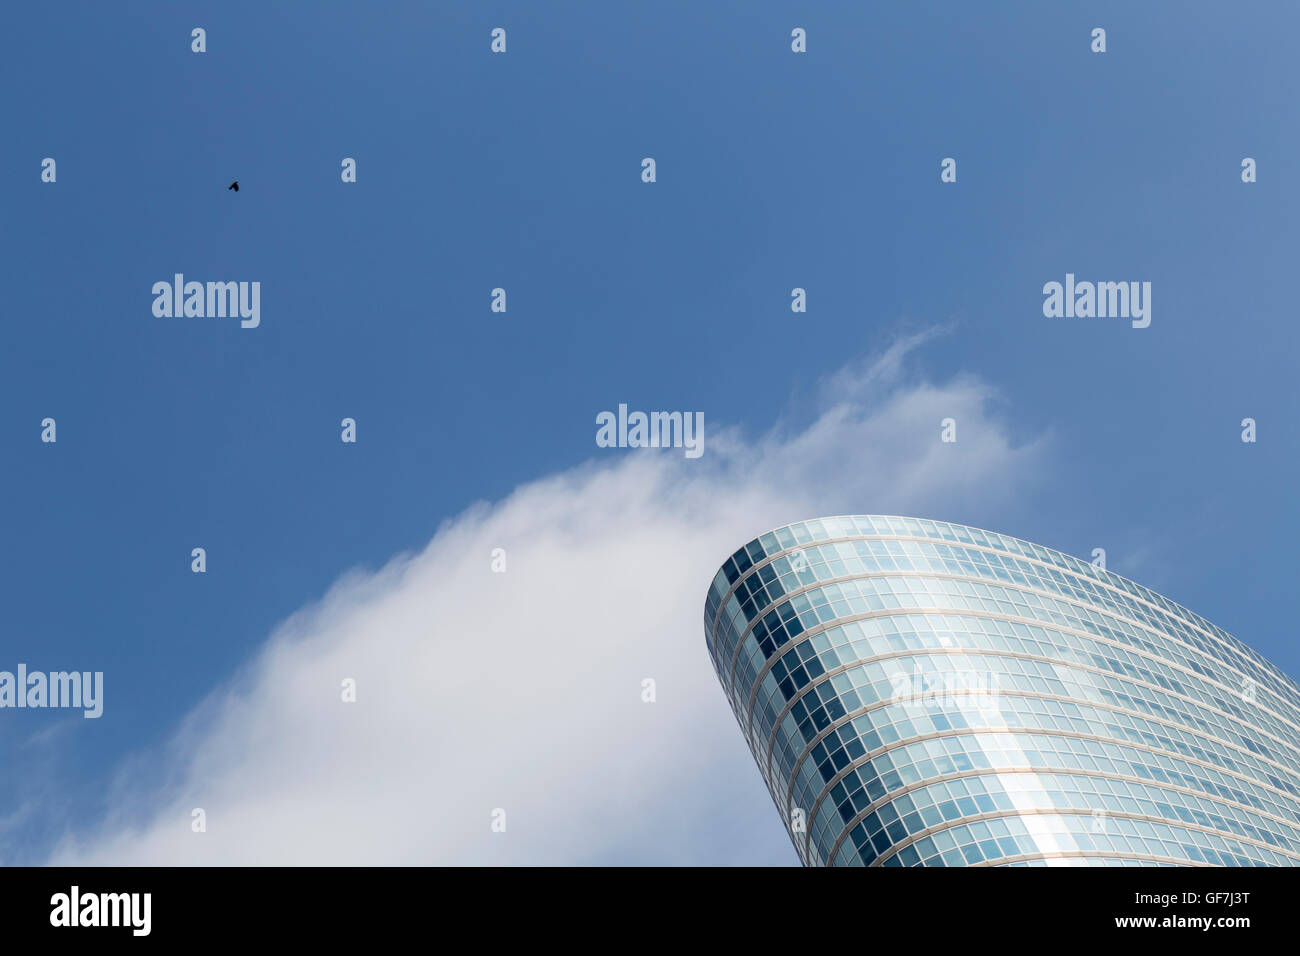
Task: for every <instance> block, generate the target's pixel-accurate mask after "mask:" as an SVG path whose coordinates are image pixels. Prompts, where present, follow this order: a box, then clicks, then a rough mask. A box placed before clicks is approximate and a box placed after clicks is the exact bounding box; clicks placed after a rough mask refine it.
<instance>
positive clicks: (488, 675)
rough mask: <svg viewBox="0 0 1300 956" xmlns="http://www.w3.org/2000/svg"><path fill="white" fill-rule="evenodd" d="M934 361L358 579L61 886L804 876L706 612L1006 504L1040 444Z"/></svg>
mask: <svg viewBox="0 0 1300 956" xmlns="http://www.w3.org/2000/svg"><path fill="white" fill-rule="evenodd" d="M923 340H924V336H922V337H918V338H917V339H913V340H907V341H903V342H900V343H899V344H897V345H896V346H895V347H894V348H893V349H891V350H889V351H888V352H886V353H885V355H884V356H883V357H881V358H880V359H878V360H877V361H876V362H874V363H871V364H869V365H867V366H864V367H863V368H860V369H857V370H849V371H845V372H842V373H840V374H839V375H837V376H835V377H834V378H832V379H831V380H829V381H828V382H827V383H826V388H825V389H824V392H823V395H822V401H823V408H822V410H821V411H820V412H819V414H817V415H816V416H813V418H812V420H811V421H810V422H808V423H806V424H804V425H801V426H799V425H794V424H791V423H789V422H786V423H783V424H781V425H780V426H778V427H776V428H774V429H773V430H772V431H771V432H769V433H768V434H765V435H763V436H760V437H758V438H754V439H747V438H746V437H745V436H744V435H742V434H741V432H739V431H738V430H734V429H733V430H721V431H720V430H719V429H718V427H717V426H716V425H715V424H714V423H712V422H710V421H708V420H707V419H706V444H705V454H704V457H703V458H700V459H698V460H694V461H691V460H686V459H684V458H683V456H682V455H681V453H680V451H671V450H664V451H659V450H649V449H646V450H635V451H631V452H608V453H604V454H606V455H608V457H602V458H598V459H597V461H596V462H595V463H591V464H587V465H584V466H582V467H578V468H575V469H572V470H570V471H567V472H565V473H563V474H559V475H556V476H553V477H550V478H546V479H543V480H539V481H536V482H533V483H531V484H528V485H525V486H523V487H521V488H519V489H518V490H517V491H515V492H514V493H513V494H512V495H510V497H508V498H507V499H506V500H504V501H502V502H500V503H497V504H493V505H478V506H475V507H473V508H471V509H469V510H468V511H467V512H465V513H464V514H463V515H461V516H460V517H459V518H457V519H456V520H455V521H453V522H450V523H448V524H447V525H445V526H444V527H443V528H441V529H440V530H439V531H438V532H437V534H435V535H434V537H433V540H432V541H431V542H430V543H429V544H428V546H427V547H426V548H425V549H424V551H423V552H421V553H420V554H418V555H406V556H402V557H398V558H395V559H394V560H393V561H391V562H390V563H389V565H388V566H387V567H385V568H384V569H382V570H381V571H379V572H377V573H374V574H359V573H354V574H350V575H347V576H345V577H344V579H342V580H341V581H339V582H338V583H337V584H336V585H335V586H334V588H333V589H332V590H331V591H330V593H329V594H328V595H327V596H326V597H325V598H324V599H323V600H322V601H320V602H319V603H317V604H315V605H313V606H311V607H308V608H306V609H304V610H302V611H300V612H299V613H298V614H296V615H294V616H293V617H292V618H291V619H290V620H288V621H286V622H285V623H284V624H283V625H282V626H281V627H279V628H278V629H277V630H276V632H275V633H274V634H273V635H272V636H271V637H270V638H269V639H268V641H267V642H266V644H265V646H264V647H263V648H262V649H261V651H260V652H259V653H258V654H257V655H256V657H255V659H253V660H252V661H251V662H250V663H249V665H248V666H247V667H246V668H245V670H244V671H243V673H241V674H240V675H239V676H238V677H237V678H236V679H234V680H232V681H231V682H230V683H229V684H228V685H227V686H225V687H222V688H221V689H219V690H218V691H216V692H215V693H214V694H213V695H212V696H211V697H210V698H209V699H208V700H207V701H205V702H204V703H203V704H202V705H200V706H199V707H198V708H196V710H195V711H194V713H193V714H191V715H190V717H189V718H188V719H187V720H186V722H185V724H184V725H183V726H182V727H181V728H180V729H179V730H178V732H177V733H176V735H175V738H174V740H173V741H172V742H171V744H170V745H169V746H168V747H167V748H166V750H165V752H163V753H161V754H154V755H149V757H150V760H151V761H153V762H155V763H158V764H161V767H162V770H161V772H160V773H158V774H157V776H158V777H161V778H162V779H163V780H165V781H166V782H165V785H163V784H159V783H157V781H156V780H155V781H154V783H152V784H149V783H143V782H140V780H139V778H138V777H137V775H136V772H135V770H136V769H138V767H133V768H132V769H130V770H124V771H123V773H122V775H121V779H120V781H119V786H118V788H117V789H116V790H115V792H114V794H113V796H112V798H111V799H110V806H111V808H112V809H111V811H110V813H109V815H108V817H107V818H106V819H105V820H104V821H102V822H101V824H100V825H99V826H98V827H97V828H96V829H95V830H94V831H91V832H87V833H81V834H69V835H68V836H67V837H66V838H65V839H64V840H63V841H62V842H61V844H60V846H59V847H58V848H57V850H56V851H55V852H54V854H53V856H52V859H51V862H57V863H93V864H112V865H117V864H360V863H370V864H433V863H469V864H473V863H485V864H487V863H607V862H614V863H619V862H626V863H632V862H636V863H661V864H688V863H714V864H729V863H757V862H768V863H794V862H795V857H794V854H793V851H792V850H791V849H790V847H789V845H788V841H787V839H786V837H785V834H784V831H783V830H782V828H781V826H780V823H779V821H778V819H777V816H776V810H775V809H774V807H773V806H772V803H771V800H770V798H769V797H768V795H767V792H766V789H765V788H764V787H763V785H762V783H761V781H760V779H759V776H758V772H757V770H756V768H755V767H754V765H753V760H752V758H751V757H750V755H749V753H748V751H747V748H746V746H745V744H744V741H743V738H742V736H741V734H740V732H739V730H738V729H737V727H736V724H735V721H734V719H733V718H732V716H731V714H730V711H729V709H728V707H727V705H726V702H725V699H724V697H723V695H722V692H721V690H720V688H719V687H718V683H717V680H716V678H715V676H714V674H713V671H712V668H711V665H710V663H709V659H708V654H707V652H706V651H705V646H704V637H703V623H702V613H703V604H704V596H705V591H706V588H707V586H708V584H709V581H710V580H711V579H712V576H713V574H714V572H715V571H716V570H717V567H718V566H719V565H720V564H721V562H722V561H723V560H724V559H725V558H726V556H727V555H729V554H730V553H731V552H732V551H734V550H735V549H736V548H737V547H739V546H740V545H741V544H743V543H745V542H746V541H748V540H750V539H751V538H753V537H755V536H756V535H758V534H759V533H761V532H763V531H766V530H769V529H770V528H772V527H774V526H776V525H779V524H783V523H785V522H788V521H794V520H799V519H801V518H807V517H814V516H817V515H821V514H840V513H855V512H856V513H903V514H929V515H933V516H935V517H950V518H954V519H956V520H963V519H966V520H972V519H974V518H977V517H984V516H986V515H996V514H999V513H1000V512H999V510H998V509H1000V508H1002V507H1003V505H1004V504H1005V503H1006V502H1008V501H1011V500H1014V499H1013V497H1012V496H1014V494H1015V493H1016V491H1017V490H1019V489H1020V487H1021V486H1022V484H1023V482H1024V481H1025V480H1027V479H1028V478H1029V477H1030V476H1031V475H1032V474H1033V473H1035V472H1036V471H1038V466H1039V463H1040V461H1041V457H1042V454H1041V453H1042V448H1041V445H1039V444H1035V445H1028V446H1021V447H1019V448H1015V447H1012V445H1011V443H1010V442H1009V440H1008V439H1007V436H1006V433H1005V430H1004V428H1003V427H1002V426H1001V425H1000V424H999V422H998V421H996V420H994V419H993V418H992V417H991V416H990V413H989V412H988V408H987V406H988V399H989V398H990V395H991V392H990V390H989V389H988V387H987V386H985V385H983V384H981V383H980V382H978V381H976V380H974V379H969V378H958V379H956V380H953V381H950V382H948V383H946V384H942V385H936V384H929V383H926V382H923V381H918V380H910V381H909V380H907V378H906V375H905V371H904V365H905V364H906V359H907V355H908V353H909V352H910V351H911V350H913V349H914V348H915V347H916V346H917V345H919V344H920V343H921V342H922V341H923ZM945 417H953V418H956V419H957V421H958V429H959V431H958V438H959V441H958V442H957V444H955V445H944V444H940V442H939V440H938V438H939V422H940V419H942V418H945ZM593 421H594V413H593ZM592 427H593V435H594V425H593V426H592ZM497 547H501V548H505V549H506V552H507V561H508V571H507V572H506V573H505V574H494V573H492V572H491V570H490V555H491V551H492V549H493V548H497ZM345 677H352V678H355V679H356V681H357V685H358V701H357V703H355V704H345V703H342V702H341V701H340V682H341V681H342V680H343V678H345ZM645 677H652V678H654V679H655V681H656V682H657V688H658V701H657V702H656V703H654V704H644V703H642V702H641V698H640V690H641V680H642V679H643V678H645ZM194 807H202V808H203V809H204V811H205V812H206V814H207V825H208V829H207V832H206V833H204V834H195V833H192V832H191V829H190V811H191V809H192V808H194ZM497 807H500V808H504V809H505V810H506V812H507V830H506V832H505V833H504V834H494V833H492V832H490V829H489V822H490V814H491V812H492V810H493V809H494V808H497Z"/></svg>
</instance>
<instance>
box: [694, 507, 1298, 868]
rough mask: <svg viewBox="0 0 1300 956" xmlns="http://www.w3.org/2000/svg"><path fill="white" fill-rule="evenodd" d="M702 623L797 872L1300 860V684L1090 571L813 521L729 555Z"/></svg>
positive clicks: (912, 530) (1020, 544)
mask: <svg viewBox="0 0 1300 956" xmlns="http://www.w3.org/2000/svg"><path fill="white" fill-rule="evenodd" d="M704 622H705V635H706V640H707V642H708V648H709V654H710V655H711V656H712V658H713V665H714V668H715V669H716V671H717V674H718V679H719V681H720V682H721V683H722V687H723V690H724V691H725V692H726V695H727V698H728V700H730V702H731V708H732V711H733V712H734V713H735V715H736V719H737V721H738V722H739V723H740V727H741V730H742V731H743V733H744V735H745V738H746V740H748V742H749V747H750V750H751V751H752V753H753V755H754V759H755V760H756V761H757V762H758V766H759V770H760V771H761V772H762V775H763V778H764V780H765V781H766V782H767V786H768V789H769V791H770V792H771V794H772V799H773V800H774V801H775V802H776V805H777V808H778V811H779V812H780V815H781V818H782V820H783V821H784V823H785V826H786V829H787V831H789V833H790V837H791V839H792V840H793V841H794V845H795V848H796V850H797V852H798V854H799V857H800V858H801V859H802V860H803V861H804V863H805V864H807V865H810V866H863V865H868V866H870V865H874V866H970V865H986V864H997V865H1033V866H1044V865H1111V866H1136V865H1198V864H1201V865H1203V864H1213V865H1285V866H1290V865H1295V864H1296V863H1300V731H1298V728H1300V687H1297V685H1296V683H1295V682H1294V681H1292V680H1290V679H1289V678H1288V677H1287V676H1286V675H1285V674H1283V673H1282V672H1281V671H1279V670H1278V669H1277V668H1276V667H1274V666H1273V665H1271V664H1270V663H1268V662H1267V661H1266V660H1264V659H1263V658H1262V657H1260V656H1259V655H1258V654H1256V653H1255V652H1254V651H1252V650H1251V649H1250V648H1248V647H1246V646H1245V645H1243V644H1242V643H1241V642H1240V641H1238V640H1236V639H1235V638H1233V637H1232V636H1231V635H1230V634H1227V633H1226V632H1224V631H1223V630H1221V629H1220V628H1217V627H1215V626H1214V625H1213V624H1211V623H1209V622H1208V621H1206V620H1204V619H1203V618H1200V617H1198V616H1196V615H1195V614H1192V613H1191V612H1190V611H1187V610H1186V609H1184V608H1182V607H1179V606H1178V605H1177V604H1174V603H1173V602H1172V601H1169V600H1167V599H1166V598H1163V597H1161V596H1160V595H1159V594H1156V593H1155V592H1154V591H1151V590H1148V589H1147V588H1144V587H1141V586H1140V585H1137V584H1134V583H1133V582H1132V581H1129V580H1127V579H1125V578H1123V577H1120V576H1119V575H1117V574H1114V573H1111V572H1109V571H1105V570H1101V569H1100V568H1098V567H1096V566H1094V565H1093V564H1090V563H1089V562H1087V561H1083V560H1080V559H1078V558H1074V557H1071V556H1069V555H1066V554H1060V553H1059V552H1056V551H1052V550H1050V549H1048V548H1044V547H1040V546H1038V545H1036V544H1029V543H1028V542H1025V541H1020V540H1017V539H1015V538H1009V537H1006V536H1004V535H999V534H993V533H991V532H988V531H980V530H977V529H975V528H967V527H963V526H961V525H954V524H945V523H943V522H939V521H926V520H919V519H914V518H897V517H880V516H861V515H859V516H853V517H837V518H823V519H820V520H816V521H805V522H800V523H798V524H792V525H788V526H786V527H783V528H778V529H776V530H775V531H772V532H769V533H768V534H765V535H762V536H761V537H759V538H756V539H755V540H753V541H751V542H750V543H749V544H747V545H746V546H745V547H743V548H741V549H740V550H739V551H737V552H736V553H735V554H733V555H732V556H731V557H730V558H729V559H727V561H726V563H725V564H724V565H723V566H722V569H721V570H720V571H719V572H718V574H717V576H716V577H715V578H714V579H713V584H712V587H711V588H710V590H709V594H708V599H707V601H706V605H705V614H704Z"/></svg>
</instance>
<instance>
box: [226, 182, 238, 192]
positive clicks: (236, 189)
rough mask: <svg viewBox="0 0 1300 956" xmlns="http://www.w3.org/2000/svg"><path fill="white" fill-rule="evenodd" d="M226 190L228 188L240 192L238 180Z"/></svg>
mask: <svg viewBox="0 0 1300 956" xmlns="http://www.w3.org/2000/svg"><path fill="white" fill-rule="evenodd" d="M226 188H227V189H233V190H234V191H235V192H239V180H238V179H236V180H235V181H234V182H233V183H231V184H230V185H229V186H227V187H226Z"/></svg>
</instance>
